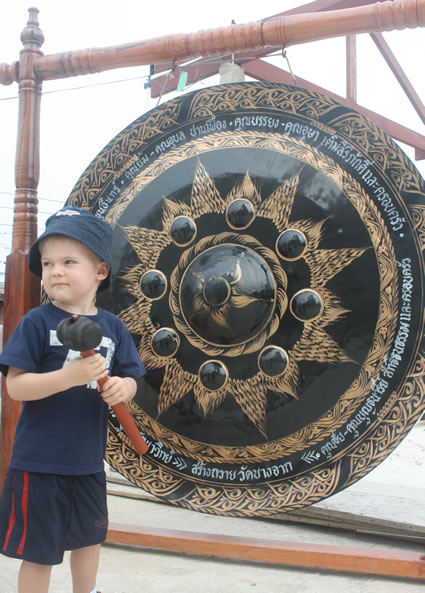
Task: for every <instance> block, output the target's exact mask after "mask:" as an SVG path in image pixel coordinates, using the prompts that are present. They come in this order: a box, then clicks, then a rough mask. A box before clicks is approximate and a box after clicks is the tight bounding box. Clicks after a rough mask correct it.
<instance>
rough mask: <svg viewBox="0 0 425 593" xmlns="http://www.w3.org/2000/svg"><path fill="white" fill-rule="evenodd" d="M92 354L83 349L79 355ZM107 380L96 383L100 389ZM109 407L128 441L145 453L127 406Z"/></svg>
mask: <svg viewBox="0 0 425 593" xmlns="http://www.w3.org/2000/svg"><path fill="white" fill-rule="evenodd" d="M92 354H95V351H94V350H85V351H84V352H81V356H84V357H85V356H91V355H92ZM107 380H108V377H102V379H99V381H98V383H99V386H100V388H101V389H102V387H103V386H104V384H105V383H106V381H107ZM110 407H111V408H112V410H113V412H114V413H115V415H116V417H117V418H118V422H119V423H120V424H121V426H122V427H123V429H124V431H125V433H126V435H127V436H128V438H129V439H130V441H131V442H132V443H133V445H134V447H135V449H136V451H137V453H139V455H143V453H146V451H147V450H148V446H147V444H146V441H145V439H144V438H143V437H142V435H141V434H140V432H139V430H138V428H137V426H136V423H135V422H134V420H133V417H132V416H131V414H130V412H129V411H128V410H127V408H126V407H125V404H123V402H120V403H119V404H115V405H114V406H110Z"/></svg>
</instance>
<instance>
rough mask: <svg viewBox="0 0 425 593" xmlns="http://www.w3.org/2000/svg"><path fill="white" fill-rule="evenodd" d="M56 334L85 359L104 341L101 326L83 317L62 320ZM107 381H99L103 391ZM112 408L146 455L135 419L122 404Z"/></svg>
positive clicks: (139, 449) (125, 429) (144, 444)
mask: <svg viewBox="0 0 425 593" xmlns="http://www.w3.org/2000/svg"><path fill="white" fill-rule="evenodd" d="M56 333H57V336H58V338H59V340H60V341H61V342H62V344H64V346H67V348H71V349H72V350H77V351H80V352H81V356H84V357H86V356H91V355H93V354H95V351H94V348H96V346H98V345H99V344H100V342H101V340H102V328H101V327H100V325H99V324H98V323H96V322H95V321H93V320H92V319H89V318H88V317H84V316H83V315H72V316H71V317H66V318H65V319H62V321H60V322H59V324H58V326H57V328H56ZM107 380H108V377H103V379H101V380H100V381H98V383H99V386H100V388H101V389H102V387H103V385H104V384H105V381H107ZM111 408H112V410H113V411H114V413H115V415H116V417H117V419H118V421H119V423H120V424H121V426H122V427H123V429H124V431H125V433H126V434H127V436H128V438H129V439H130V440H131V442H132V443H133V445H134V447H135V449H136V451H137V453H139V455H143V453H146V451H147V450H148V446H147V444H146V441H145V440H144V438H143V437H142V435H141V434H140V432H139V430H138V428H137V426H136V423H135V422H134V419H133V417H132V416H131V414H130V412H129V411H128V410H127V408H126V407H125V404H124V403H122V402H121V403H119V404H116V405H114V406H111Z"/></svg>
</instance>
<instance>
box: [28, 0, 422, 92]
mask: <svg viewBox="0 0 425 593" xmlns="http://www.w3.org/2000/svg"><path fill="white" fill-rule="evenodd" d="M416 27H425V0H393V1H390V0H387V1H385V2H376V3H374V4H367V5H364V6H355V7H353V8H344V9H340V10H329V11H326V12H318V13H302V14H294V15H291V16H282V17H277V18H275V19H271V20H265V21H256V22H253V23H247V24H242V25H230V26H228V27H219V28H217V29H207V30H203V31H197V32H195V33H189V34H183V33H181V34H174V35H166V36H164V37H157V38H154V39H148V40H145V41H136V42H134V43H126V44H124V45H117V46H110V47H103V48H92V49H82V50H75V51H69V52H63V53H59V54H51V55H46V56H41V57H39V58H38V59H35V60H34V65H33V66H34V72H35V74H36V75H37V78H38V79H39V80H40V81H41V80H55V79H59V78H67V77H70V76H77V75H81V74H93V73H95V72H103V71H105V70H112V69H114V68H124V67H129V66H141V65H148V64H159V63H162V62H167V61H173V60H183V59H188V58H194V57H200V56H217V55H221V54H223V53H226V52H232V53H234V52H237V51H243V50H250V49H257V48H260V47H289V46H291V45H297V44H300V43H308V42H310V41H320V40H322V39H328V38H330V37H341V36H345V35H351V34H353V35H354V34H357V33H370V32H381V31H393V30H394V29H405V28H416Z"/></svg>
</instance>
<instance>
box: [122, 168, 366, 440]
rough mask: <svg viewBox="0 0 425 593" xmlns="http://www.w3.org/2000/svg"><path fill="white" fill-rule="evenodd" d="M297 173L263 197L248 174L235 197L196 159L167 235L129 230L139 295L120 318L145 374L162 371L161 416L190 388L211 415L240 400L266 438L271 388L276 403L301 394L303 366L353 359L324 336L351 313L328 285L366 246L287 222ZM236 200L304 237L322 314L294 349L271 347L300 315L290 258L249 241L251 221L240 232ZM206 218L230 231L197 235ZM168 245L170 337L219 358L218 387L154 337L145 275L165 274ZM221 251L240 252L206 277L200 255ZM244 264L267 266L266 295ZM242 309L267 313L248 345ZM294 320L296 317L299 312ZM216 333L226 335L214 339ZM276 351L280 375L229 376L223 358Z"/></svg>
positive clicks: (311, 292) (130, 273)
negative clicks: (218, 218) (136, 339)
mask: <svg viewBox="0 0 425 593" xmlns="http://www.w3.org/2000/svg"><path fill="white" fill-rule="evenodd" d="M300 172H301V170H300V171H298V173H296V174H295V175H293V176H292V177H291V178H290V179H288V180H286V181H284V182H283V183H282V184H281V185H280V186H279V187H278V188H277V189H276V190H275V191H273V192H272V193H271V195H269V196H268V197H266V198H263V197H262V196H261V194H260V192H259V190H258V189H257V187H256V186H255V184H254V183H253V181H252V180H251V177H250V175H249V172H247V173H246V174H245V177H244V179H243V180H242V182H241V183H238V184H235V185H234V187H233V188H232V189H231V190H230V191H229V192H228V194H227V195H226V196H225V197H222V196H221V195H220V192H219V191H218V189H217V187H216V185H215V183H214V181H213V179H212V178H211V177H210V176H209V174H208V172H207V171H206V169H205V167H204V166H203V165H202V163H201V162H200V161H199V160H198V163H197V167H196V171H195V175H194V179H193V185H192V191H191V196H190V200H189V202H188V203H185V202H177V201H172V200H170V199H168V198H166V197H163V201H164V207H163V212H162V220H161V222H162V229H161V230H154V229H150V228H144V227H137V226H131V225H128V226H124V227H122V230H123V231H124V233H125V234H126V236H127V239H128V242H129V244H130V245H131V246H132V248H133V249H134V251H135V253H136V254H137V257H138V259H139V263H138V264H137V265H135V266H134V267H132V268H131V269H129V270H126V271H124V273H123V274H122V275H121V276H120V278H121V280H122V282H124V283H125V285H126V288H127V290H128V292H129V293H130V294H132V295H133V297H134V298H135V302H134V303H133V304H132V305H130V306H129V307H128V308H127V309H126V310H124V311H123V312H122V313H121V314H120V317H121V318H122V320H123V321H124V323H125V324H126V325H127V327H128V328H129V330H130V331H131V332H132V333H134V334H139V335H140V336H141V339H140V343H139V354H140V357H141V359H142V360H143V361H144V363H145V366H146V368H147V369H148V370H149V369H163V373H164V374H163V380H162V383H161V387H160V391H159V396H158V410H157V412H158V416H159V415H161V414H162V413H163V412H165V411H166V410H168V409H169V408H170V407H171V406H173V405H174V404H176V403H177V402H178V401H179V400H181V399H182V398H183V397H185V395H187V394H188V393H189V392H193V396H194V400H195V402H196V404H197V405H198V406H199V408H200V409H201V410H202V411H203V413H204V415H205V416H206V415H208V414H209V413H211V412H212V411H214V410H216V409H217V408H219V406H220V405H221V404H222V403H223V401H224V399H225V398H226V397H233V399H234V400H235V401H236V403H237V404H238V406H239V407H240V409H241V410H242V412H243V413H244V414H245V416H246V417H247V418H248V419H249V420H250V421H251V422H252V424H253V425H254V426H255V427H256V428H257V430H258V431H259V432H260V433H261V434H262V435H263V436H264V437H266V438H267V434H266V428H265V419H266V398H267V393H268V392H272V393H273V394H274V395H275V396H276V397H282V396H286V397H292V398H297V397H298V389H299V378H300V370H299V363H300V362H302V361H314V362H320V363H347V362H355V361H353V360H352V359H351V358H350V357H349V356H347V354H346V353H345V352H344V351H343V350H342V349H341V348H340V346H339V345H338V344H337V343H336V342H335V341H334V340H333V339H332V338H331V336H330V335H329V334H328V333H327V331H326V328H327V327H328V326H329V325H330V324H332V323H334V322H335V321H337V320H338V319H339V318H341V317H342V316H344V315H346V314H347V313H348V312H349V311H348V310H347V309H346V308H344V307H343V306H342V305H341V302H340V300H339V298H338V297H337V296H336V295H335V294H333V293H332V291H331V290H330V289H329V288H327V287H326V285H327V284H328V282H329V281H330V280H331V279H332V278H334V277H335V276H336V275H337V274H338V273H340V272H341V271H342V270H343V269H344V268H346V267H347V266H349V265H350V264H351V263H352V262H353V261H354V260H356V259H357V258H359V257H360V256H361V255H362V254H363V253H364V252H365V249H361V248H359V249H357V248H348V249H321V248H320V242H321V239H322V235H323V225H324V223H325V220H321V221H312V220H308V219H304V220H291V222H289V221H290V217H291V213H292V209H293V205H294V199H295V194H296V192H297V189H298V185H299V175H300ZM237 200H240V201H241V204H242V207H243V209H242V208H241V212H242V213H243V214H244V215H246V216H250V215H252V219H254V218H264V219H266V220H268V221H270V222H271V223H272V224H273V226H274V228H275V231H276V236H277V237H278V236H279V235H281V234H282V233H283V232H284V231H285V230H287V229H294V230H295V231H296V232H298V233H299V236H300V237H302V238H303V239H305V249H304V250H303V252H302V258H303V260H304V262H305V264H306V265H307V266H308V268H309V272H310V286H309V287H308V289H307V291H305V292H307V293H308V294H307V296H306V298H305V300H304V301H303V303H302V306H303V307H304V306H308V304H309V301H313V304H314V305H315V306H316V312H315V314H314V315H313V314H311V315H307V316H306V317H304V318H303V321H302V323H303V327H302V331H301V334H300V337H299V338H298V339H297V341H296V342H295V343H294V344H293V346H292V347H291V348H290V349H289V350H288V351H287V352H285V351H284V350H282V348H279V347H278V346H277V345H276V347H275V348H274V351H273V347H274V343H273V335H274V334H275V333H276V332H277V330H278V329H279V325H280V323H281V320H282V318H283V317H284V315H291V314H294V311H293V310H292V309H291V307H292V304H291V307H288V297H287V278H286V274H285V271H284V269H283V267H282V265H281V261H282V260H283V259H284V258H283V257H282V256H281V254H279V253H278V252H277V251H276V250H275V252H273V251H272V250H271V249H269V248H266V247H264V246H263V245H261V244H260V243H259V241H257V240H256V239H255V238H253V237H252V236H250V234H249V226H250V223H251V220H250V219H249V218H248V219H244V221H243V222H241V224H240V229H241V230H240V232H237V224H236V223H235V224H233V223H232V224H229V215H228V213H229V208H230V207H231V206H232V205H233V204H235V202H236V201H237ZM247 203H250V204H252V211H251V210H250V209H249V208H248V209H247V208H246V205H247ZM205 215H223V220H224V224H226V221H227V225H228V231H226V232H224V231H223V232H222V233H218V234H214V235H210V236H207V237H202V238H198V236H197V222H198V221H199V219H200V218H201V217H203V216H205ZM177 219H179V223H182V221H183V223H185V224H184V226H182V225H181V228H182V231H184V232H186V233H187V234H186V235H185V236H186V239H184V240H183V239H178V240H177V241H176V236H175V235H173V233H174V227H173V223H174V224H175V221H176V220H177ZM233 222H234V221H233ZM235 229H236V230H235ZM170 246H172V247H173V249H175V250H180V251H179V252H178V258H177V260H176V262H177V263H176V265H175V267H174V269H173V271H172V273H171V275H170V278H168V279H167V280H168V283H169V290H167V291H166V292H164V296H163V297H162V298H163V299H166V298H168V299H169V301H168V302H169V310H170V311H171V314H172V317H173V321H174V328H171V329H170V332H173V333H174V334H175V336H178V340H177V338H176V339H175V340H174V341H173V340H171V342H172V343H178V344H179V343H180V339H185V340H187V342H188V343H189V344H190V345H191V346H192V347H193V348H196V349H197V350H198V351H201V352H202V353H203V354H204V355H205V356H206V359H205V360H206V361H208V360H209V361H210V362H211V361H213V362H214V364H215V367H216V368H217V369H218V371H219V372H218V375H217V377H216V379H217V381H216V382H215V383H213V384H211V383H209V382H208V380H206V379H205V378H204V379H203V376H202V373H199V372H194V371H193V369H192V370H188V369H186V368H183V366H182V364H181V363H180V362H179V358H178V351H175V350H172V351H170V355H169V356H163V355H159V354H158V351H157V350H156V346H155V343H153V341H152V336H153V335H155V334H156V332H157V331H158V329H159V328H158V323H157V322H155V323H154V322H153V321H152V317H151V312H152V306H153V303H154V301H155V302H157V300H155V299H154V298H148V297H147V296H146V294H144V292H143V290H142V288H141V284H140V279H141V278H142V277H143V276H144V275H145V274H146V272H147V271H149V270H155V271H159V273H160V263H159V260H160V256H161V254H162V253H163V251H164V249H166V248H168V247H170ZM220 250H227V252H229V251H231V252H232V254H234V257H233V259H232V260H231V262H232V263H231V265H230V268H229V269H228V270H227V271H226V272H222V273H220V274H216V275H215V276H214V274H212V275H211V276H210V277H207V276H205V274H204V273H203V268H202V260H201V259H200V258H202V257H206V256H205V254H207V255H208V253H207V252H210V253H211V254H213V255H217V254H218V253H220ZM299 257H300V256H297V258H299ZM210 259H211V258H210ZM247 261H251V265H253V266H255V268H256V269H259V270H261V273H262V274H263V275H264V277H265V278H267V282H266V284H267V286H268V287H269V292H268V293H267V294H265V295H264V294H258V293H257V292H255V291H253V290H252V289H250V288H249V286H245V285H244V275H245V272H244V266H245V264H246V262H247ZM189 279H190V281H189ZM185 282H186V283H187V285H188V286H189V285H190V286H189V288H190V290H189V291H188V290H185V292H190V295H189V297H183V296H182V285H183V284H184V283H185ZM211 286H213V288H214V290H215V292H213V295H214V298H213V299H211V297H210V296H209V293H208V290H209V288H210V287H211ZM186 288H187V287H186ZM301 292H302V291H301ZM217 295H218V296H217ZM188 303H189V304H188ZM301 308H302V307H301ZM237 310H241V311H244V310H245V311H246V312H247V313H248V312H249V313H251V311H255V312H257V313H258V312H259V313H258V315H259V316H260V319H259V323H258V325H257V326H253V327H254V329H253V330H252V331H251V332H249V331H248V330H247V332H246V335H244V337H243V339H238V336H236V335H235V333H234V332H233V333H232V315H234V316H237ZM262 314H264V317H263V318H261V315H262ZM294 316H295V317H296V318H297V319H299V317H297V316H296V315H295V314H294ZM207 318H208V320H209V321H208V323H209V324H210V330H209V333H208V332H206V334H205V333H203V332H202V329H201V330H200V329H199V327H201V323H198V321H197V320H199V319H201V320H205V319H207ZM197 324H198V325H197ZM164 325H167V324H166V323H164ZM211 328H212V329H211ZM221 330H223V331H227V334H226V339H224V338H223V335H224V334H222V333H221ZM175 336H171V337H175ZM212 336H213V337H212ZM216 336H219V338H218V339H214V338H215V337H216ZM169 337H170V336H169ZM169 341H170V340H169ZM271 351H272V354H273V356H271V357H270V359H271V360H272V361H273V360H274V359H276V360H278V363H279V364H280V365H281V366H280V367H279V368H278V371H279V372H277V371H276V372H274V371H273V372H270V373H267V372H265V371H264V368H266V365H263V366H262V365H258V368H257V370H255V369H254V371H253V372H252V376H251V377H250V378H248V379H244V380H241V379H239V378H237V377H232V375H231V373H229V370H228V364H226V362H225V361H226V358H227V359H232V358H235V357H239V356H244V355H247V354H252V353H258V357H259V360H261V357H262V355H263V353H264V356H266V354H267V355H269V354H270V352H271Z"/></svg>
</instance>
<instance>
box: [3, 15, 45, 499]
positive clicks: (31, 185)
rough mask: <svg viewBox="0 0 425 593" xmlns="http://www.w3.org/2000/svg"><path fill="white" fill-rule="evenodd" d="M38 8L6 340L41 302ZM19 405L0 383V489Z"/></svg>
mask: <svg viewBox="0 0 425 593" xmlns="http://www.w3.org/2000/svg"><path fill="white" fill-rule="evenodd" d="M37 14H38V10H37V9H36V8H30V9H29V18H28V23H27V26H26V27H25V28H24V30H23V31H22V33H21V41H22V43H23V46H24V47H23V49H22V50H21V52H20V61H19V68H18V69H17V73H18V83H19V116H18V117H19V119H18V137H17V146H16V161H15V184H16V193H15V204H14V217H13V238H12V250H11V253H10V255H9V256H8V257H7V259H6V278H5V287H4V325H3V344H5V343H6V342H7V340H8V339H9V337H10V335H11V333H12V332H13V330H14V329H15V327H16V326H17V324H18V322H19V320H20V319H21V317H22V316H23V315H24V314H25V313H26V312H27V311H28V310H29V309H31V308H32V307H35V306H37V305H39V304H40V281H39V279H38V278H37V277H36V276H34V275H33V274H31V273H30V272H29V270H28V250H29V248H30V246H31V244H32V243H33V241H34V240H35V239H36V237H37V204H38V199H37V186H38V181H39V171H40V147H39V145H40V100H41V82H40V81H39V80H37V78H36V75H35V74H34V67H33V65H34V60H35V59H36V58H38V57H39V56H41V55H42V53H41V51H40V48H41V45H42V44H43V41H44V36H43V33H42V31H41V29H40V28H39V26H38V19H37ZM20 410H21V404H20V403H19V402H16V401H14V400H12V399H11V398H10V397H9V395H8V393H7V389H6V381H5V380H4V379H3V383H2V399H1V429H0V490H1V489H2V488H3V484H4V480H5V477H6V473H7V470H8V467H9V462H10V455H11V451H12V445H13V439H14V436H15V426H16V422H17V419H18V417H19V414H20Z"/></svg>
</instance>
